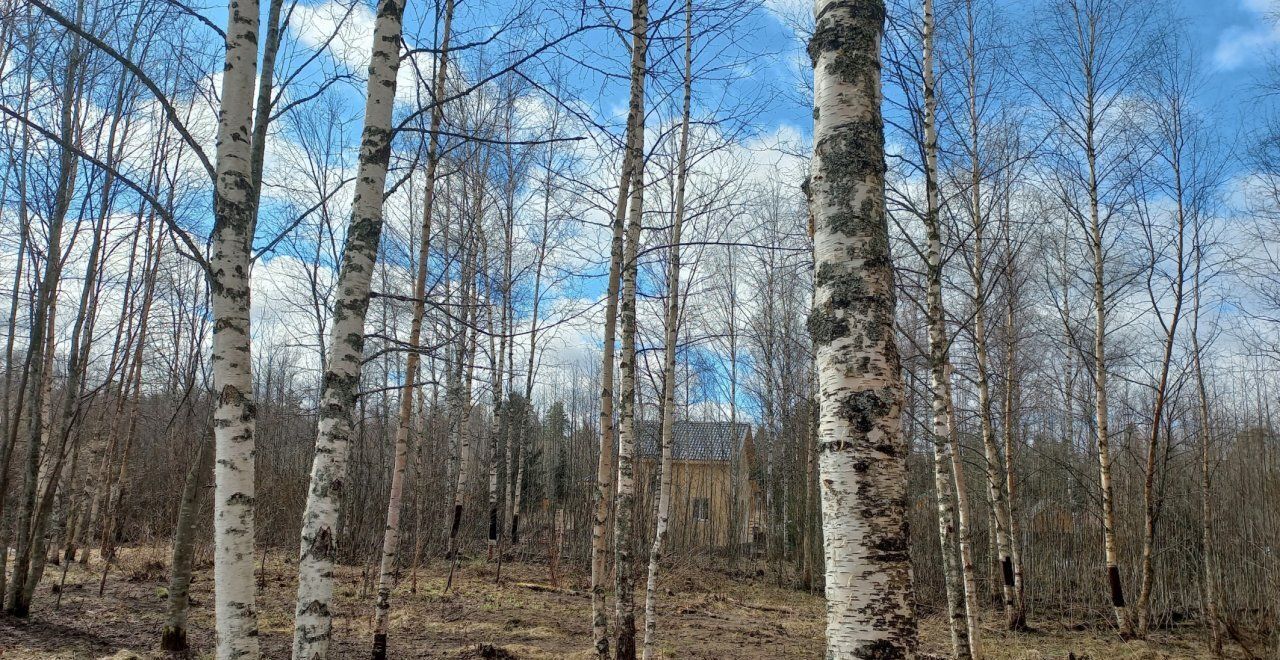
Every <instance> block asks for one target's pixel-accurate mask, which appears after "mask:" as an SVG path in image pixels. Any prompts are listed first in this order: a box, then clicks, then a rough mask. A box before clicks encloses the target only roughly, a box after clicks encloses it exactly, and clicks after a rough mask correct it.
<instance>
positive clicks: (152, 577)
mask: <svg viewBox="0 0 1280 660" xmlns="http://www.w3.org/2000/svg"><path fill="white" fill-rule="evenodd" d="M166 559H167V550H165V549H162V548H142V549H127V550H124V551H123V552H122V557H121V561H120V564H119V565H118V566H117V567H115V568H113V570H112V573H111V576H110V577H109V578H108V581H107V591H106V595H105V596H103V597H99V596H98V595H97V590H98V589H97V588H98V578H99V575H100V574H99V573H96V572H94V573H92V574H90V573H89V572H86V571H85V570H84V569H83V568H82V567H81V566H79V565H74V566H72V568H71V569H70V571H69V573H68V576H67V588H66V590H65V592H64V594H63V598H62V604H61V606H60V607H59V608H57V609H55V608H54V597H55V595H54V594H53V593H52V588H53V587H52V585H53V584H56V582H57V580H58V577H59V574H60V572H61V569H60V568H59V567H56V566H51V567H50V568H49V570H48V572H47V574H46V579H45V584H44V585H42V586H41V588H40V591H39V592H38V594H37V599H36V603H35V604H34V606H33V612H32V615H31V617H30V618H29V619H27V620H17V619H14V618H12V617H8V616H0V658H3V659H4V660H13V659H18V658H22V659H27V658H41V659H43V658H63V659H70V658H76V659H79V658H104V657H113V658H116V659H118V660H123V659H124V658H137V657H142V658H153V657H154V658H159V657H162V656H161V655H159V654H158V653H156V652H154V651H151V649H154V648H155V646H156V643H157V639H158V634H159V630H160V628H161V626H162V625H163V621H164V610H165V604H166V599H165V598H164V596H163V595H164V587H165V584H166V569H165V564H166ZM94 568H95V570H96V569H99V568H100V565H95V567H94ZM199 568H200V570H199V571H198V574H197V576H196V579H195V583H194V584H193V587H192V596H191V597H192V599H193V601H194V603H195V607H194V611H193V613H192V620H191V630H192V632H191V637H192V639H191V641H192V644H193V646H194V647H195V649H196V650H197V651H198V652H199V653H200V655H198V656H197V657H212V649H213V635H212V629H213V594H212V573H211V570H210V568H209V567H208V566H207V565H205V566H201V567H199ZM338 572H339V576H340V584H339V586H338V589H337V601H338V611H337V614H338V618H337V619H336V621H335V629H334V638H335V643H334V651H335V653H334V654H333V656H332V657H334V658H343V659H345V658H364V657H367V656H368V648H369V625H370V619H371V615H370V609H371V603H372V598H371V597H370V596H369V594H368V591H367V590H368V587H367V586H366V585H364V577H363V575H362V569H361V568H359V567H341V568H340V569H339V571H338ZM494 572H495V571H494V566H492V565H490V564H487V563H485V562H484V561H483V560H482V559H481V560H475V561H470V562H466V563H464V564H463V565H462V566H461V572H460V577H459V578H458V579H457V580H456V581H455V583H454V588H453V590H452V591H451V592H450V593H449V594H447V595H446V594H444V593H443V591H444V583H445V577H446V575H447V573H448V566H447V565H446V564H444V563H443V562H436V563H434V564H432V565H431V566H430V567H428V568H427V569H426V570H423V571H420V572H419V575H418V591H417V593H416V594H415V593H410V592H409V585H408V580H407V579H406V580H405V581H404V583H403V584H402V585H401V589H400V590H399V591H398V592H397V593H396V596H395V601H394V607H395V609H394V610H393V611H394V615H393V618H392V630H391V635H390V640H391V643H390V651H391V652H390V656H391V657H392V658H588V657H590V654H589V653H588V647H589V644H590V641H589V639H590V627H589V621H590V618H589V617H590V609H591V601H590V598H589V597H588V596H587V595H586V594H585V593H583V592H581V591H570V590H561V591H553V590H545V589H541V588H539V587H545V585H546V582H547V570H546V567H545V566H540V565H533V564H516V565H508V566H504V567H503V579H504V584H503V586H501V587H498V586H495V585H494ZM264 578H265V579H264V584H263V586H262V587H261V588H260V595H259V611H260V617H259V620H260V622H261V632H262V649H263V656H264V657H265V658H272V659H274V658H288V656H289V652H288V651H289V642H290V640H291V636H290V635H291V624H292V616H291V612H292V602H293V593H294V580H293V571H292V567H291V566H290V565H288V564H286V563H284V562H283V560H282V559H279V558H277V559H275V560H269V561H268V562H267V564H266V571H265V576H264ZM581 579H582V578H581V576H578V577H577V579H576V580H575V581H573V583H572V584H570V583H569V581H568V580H564V581H562V586H567V587H572V588H577V589H580V588H581V587H582V586H583V585H582V583H581ZM662 583H663V586H664V593H663V595H662V597H661V599H660V603H661V605H662V606H661V607H660V609H659V617H660V622H661V623H660V629H659V638H660V640H661V644H660V649H661V651H662V655H661V657H663V658H819V657H821V655H822V626H823V623H822V619H823V616H822V601H821V599H820V598H818V597H816V596H813V595H810V594H805V593H800V592H795V591H790V590H783V589H779V588H777V587H773V586H769V585H763V584H759V583H752V582H748V581H745V580H731V579H730V578H728V577H727V576H725V575H723V574H720V573H714V572H707V571H703V572H696V571H692V570H687V569H674V570H672V571H671V574H670V575H669V576H667V577H665V578H664V579H663V581H662ZM640 598H641V599H643V593H641V594H640ZM641 618H642V617H641ZM1033 625H1035V626H1036V627H1037V628H1038V631H1037V632H1033V633H1026V634H1021V635H1007V634H1004V633H1003V632H1001V631H999V630H998V627H997V622H996V621H995V620H994V617H993V619H992V620H991V621H990V622H988V625H987V626H985V633H986V635H985V638H984V643H985V646H986V652H987V655H988V657H990V658H1008V659H1021V660H1031V659H1046V660H1047V659H1049V658H1063V659H1065V658H1067V657H1068V653H1074V657H1075V658H1077V659H1080V660H1083V659H1084V658H1089V659H1090V660H1109V659H1111V658H1125V659H1133V660H1137V659H1140V658H1141V659H1148V658H1149V659H1157V658H1207V657H1209V655H1208V654H1207V652H1206V650H1205V648H1204V642H1203V637H1204V635H1203V634H1202V631H1198V630H1194V629H1186V630H1180V631H1177V632H1169V631H1161V632H1158V633H1156V634H1154V635H1153V636H1152V638H1151V639H1150V640H1149V641H1142V642H1127V643H1125V642H1121V641H1120V640H1119V639H1116V638H1115V637H1114V636H1112V635H1107V634H1100V633H1098V632H1095V631H1087V630H1086V631H1078V630H1072V629H1069V627H1067V626H1064V625H1063V624H1061V623H1058V622H1051V621H1033ZM641 634H643V631H641ZM922 635H923V638H924V639H923V644H922V646H923V648H922V649H921V650H922V651H925V652H927V653H934V654H942V653H944V652H945V650H946V648H947V645H948V640H947V635H946V630H945V627H944V625H943V623H942V621H941V620H939V619H937V618H932V619H928V620H926V621H925V622H924V628H923V632H922Z"/></svg>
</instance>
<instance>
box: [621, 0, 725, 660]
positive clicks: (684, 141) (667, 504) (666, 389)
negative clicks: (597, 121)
mask: <svg viewBox="0 0 1280 660" xmlns="http://www.w3.org/2000/svg"><path fill="white" fill-rule="evenodd" d="M692 95H693V2H692V0H686V2H685V5H684V101H683V103H682V105H681V112H682V115H681V117H682V119H681V122H680V153H679V155H678V156H677V159H676V194H675V218H674V219H673V220H672V223H671V256H670V263H668V265H667V318H666V337H665V341H666V346H665V347H664V350H663V355H662V467H661V468H660V473H659V474H660V477H659V484H658V520H657V523H656V529H655V530H654V532H653V546H652V547H651V548H650V549H649V579H648V581H647V583H646V586H645V597H644V660H650V658H653V657H655V655H654V654H655V652H656V649H655V648H654V645H655V644H656V643H657V631H658V613H657V604H658V603H657V601H658V567H659V564H660V563H661V561H662V549H663V546H664V545H665V544H666V542H667V529H668V525H669V523H670V519H671V480H672V474H671V470H672V467H673V466H672V452H673V444H674V442H675V440H674V436H675V423H676V396H675V392H676V342H677V341H678V340H679V338H680V232H681V230H682V228H683V224H684V213H685V206H684V205H685V202H684V195H685V185H686V183H687V182H688V180H689V109H690V103H691V98H692ZM731 428H732V429H733V431H734V432H735V433H736V432H737V426H733V427H731ZM731 509H732V507H731ZM731 527H732V526H731Z"/></svg>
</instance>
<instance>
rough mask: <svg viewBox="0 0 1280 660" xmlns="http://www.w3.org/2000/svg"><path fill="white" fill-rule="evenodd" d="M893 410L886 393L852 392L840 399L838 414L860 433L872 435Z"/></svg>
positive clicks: (870, 391) (872, 391)
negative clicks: (879, 423) (880, 422)
mask: <svg viewBox="0 0 1280 660" xmlns="http://www.w3.org/2000/svg"><path fill="white" fill-rule="evenodd" d="M891 408H892V405H891V401H888V400H886V393H882V392H879V391H876V390H864V391H861V392H850V393H849V394H848V395H847V396H845V397H843V398H841V399H840V403H839V407H838V408H837V414H838V415H840V417H842V418H844V420H845V421H846V422H848V423H849V425H850V426H852V427H853V429H854V430H856V431H857V432H859V433H870V432H871V430H872V429H874V428H875V426H876V422H878V421H880V419H881V418H883V417H884V416H885V415H887V414H888V413H889V410H890V409H891Z"/></svg>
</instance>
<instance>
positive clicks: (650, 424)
mask: <svg viewBox="0 0 1280 660" xmlns="http://www.w3.org/2000/svg"><path fill="white" fill-rule="evenodd" d="M661 426H662V425H661V424H659V423H658V422H656V421H649V420H640V421H637V422H636V435H638V436H639V438H638V441H639V444H638V446H637V452H638V454H639V456H640V457H641V458H652V459H657V458H659V457H660V456H661V454H662V452H661V449H660V448H661V446H662V445H661V442H660V438H659V437H658V429H659V428H660V427H661ZM750 428H751V427H750V425H747V424H737V425H735V424H732V423H730V422H691V421H686V420H677V421H676V423H675V428H674V433H673V434H672V440H673V446H672V449H671V454H672V458H673V459H674V460H677V461H728V460H731V459H732V458H733V456H734V454H735V453H737V451H738V449H739V448H741V447H742V442H743V440H744V439H746V437H747V431H748V430H749V429H750Z"/></svg>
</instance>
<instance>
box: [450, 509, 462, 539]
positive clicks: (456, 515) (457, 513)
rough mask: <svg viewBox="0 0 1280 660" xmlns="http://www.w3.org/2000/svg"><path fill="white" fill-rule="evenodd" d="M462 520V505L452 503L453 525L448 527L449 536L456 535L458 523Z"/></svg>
mask: <svg viewBox="0 0 1280 660" xmlns="http://www.w3.org/2000/svg"><path fill="white" fill-rule="evenodd" d="M461 522H462V505H461V504H455V505H453V525H452V526H450V527H449V538H456V537H457V536H458V525H459V524H460V523H461Z"/></svg>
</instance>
